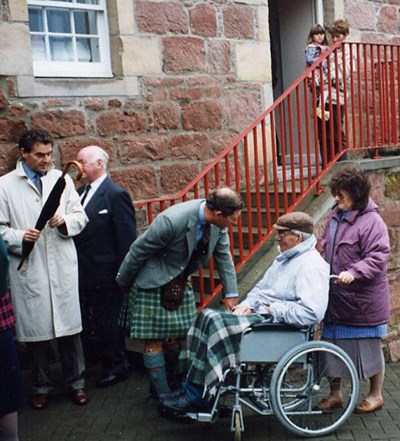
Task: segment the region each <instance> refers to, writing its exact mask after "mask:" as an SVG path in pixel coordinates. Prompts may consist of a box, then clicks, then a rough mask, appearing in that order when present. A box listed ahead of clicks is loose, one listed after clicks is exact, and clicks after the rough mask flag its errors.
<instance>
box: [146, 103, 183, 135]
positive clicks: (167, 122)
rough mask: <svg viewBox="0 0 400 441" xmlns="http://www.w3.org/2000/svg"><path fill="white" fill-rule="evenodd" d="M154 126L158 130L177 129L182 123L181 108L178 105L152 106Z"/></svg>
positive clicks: (158, 104) (159, 104) (161, 104)
mask: <svg viewBox="0 0 400 441" xmlns="http://www.w3.org/2000/svg"><path fill="white" fill-rule="evenodd" d="M152 111H153V124H154V127H155V128H156V129H165V130H170V129H177V128H178V126H179V123H180V116H181V115H180V107H179V105H178V104H177V103H172V102H162V103H157V104H154V105H153V106H152Z"/></svg>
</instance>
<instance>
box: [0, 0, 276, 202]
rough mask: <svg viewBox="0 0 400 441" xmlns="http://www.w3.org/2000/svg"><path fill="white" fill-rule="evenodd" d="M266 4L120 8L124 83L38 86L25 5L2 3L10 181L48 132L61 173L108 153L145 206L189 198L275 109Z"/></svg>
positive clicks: (114, 39)
mask: <svg viewBox="0 0 400 441" xmlns="http://www.w3.org/2000/svg"><path fill="white" fill-rule="evenodd" d="M266 3H267V0H246V1H244V2H243V1H241V2H237V1H235V0H219V1H210V0H201V1H179V0H175V1H174V0H172V1H163V2H155V1H151V0H139V1H133V0H110V1H108V2H107V5H108V9H109V11H108V12H109V14H108V18H109V27H110V35H111V37H110V38H111V47H112V67H113V73H114V77H113V78H111V79H71V80H69V79H59V78H58V79H57V78H56V79H54V78H53V79H50V78H35V77H34V76H33V73H32V72H33V70H32V63H31V62H30V60H31V53H30V40H29V29H28V15H27V5H26V0H5V1H3V2H1V6H0V7H1V20H2V21H1V22H0V55H1V58H2V62H1V64H0V173H1V174H2V173H5V172H7V171H8V170H9V169H10V168H13V166H14V161H15V156H16V154H17V152H16V151H15V148H14V146H15V143H16V142H17V140H18V138H19V136H20V135H21V134H22V133H23V132H24V131H25V130H26V129H27V128H31V127H32V128H44V129H47V130H48V131H49V132H51V133H52V134H53V135H54V137H55V139H56V145H55V154H56V162H57V164H58V165H59V164H60V163H62V162H65V161H66V160H69V159H71V158H73V157H75V155H76V152H77V150H78V149H80V148H81V147H83V146H86V145H89V144H98V145H100V146H101V147H103V148H104V149H105V150H107V151H108V152H109V154H110V156H111V175H112V177H113V178H114V179H115V180H116V181H117V182H119V183H120V184H121V185H123V186H124V187H125V188H127V190H128V191H129V192H130V194H131V196H132V198H133V199H134V200H140V199H146V198H152V197H160V196H163V195H171V194H174V193H176V192H178V191H179V190H180V189H182V187H183V186H185V185H186V184H187V183H188V182H189V181H190V180H191V179H192V178H194V177H195V176H196V175H197V173H198V172H199V171H200V170H201V169H202V168H203V167H204V166H205V165H206V164H207V163H208V162H209V161H210V160H211V159H212V158H213V157H215V155H216V154H217V153H218V152H219V151H220V150H221V149H222V148H224V147H226V146H227V144H228V142H229V141H230V140H231V139H232V138H233V137H234V136H235V135H237V133H238V132H239V131H240V130H241V129H242V128H244V127H245V126H246V125H248V124H250V123H251V122H252V121H253V120H254V119H255V118H256V117H257V116H258V115H259V114H260V113H261V112H262V110H264V108H265V107H266V105H267V104H268V102H269V101H270V97H271V95H272V94H271V89H270V82H271V79H270V70H271V69H270V45H269V31H268V8H267V6H266ZM10 34H12V35H13V39H12V40H11V39H10V38H9V35H10ZM254 60H257V63H254Z"/></svg>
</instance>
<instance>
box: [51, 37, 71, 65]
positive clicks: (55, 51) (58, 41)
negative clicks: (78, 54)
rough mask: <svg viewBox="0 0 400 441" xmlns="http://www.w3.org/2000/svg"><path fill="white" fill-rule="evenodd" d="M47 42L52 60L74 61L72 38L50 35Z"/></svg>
mask: <svg viewBox="0 0 400 441" xmlns="http://www.w3.org/2000/svg"><path fill="white" fill-rule="evenodd" d="M49 42H50V57H51V60H52V61H74V53H73V48H72V38H69V37H50V38H49Z"/></svg>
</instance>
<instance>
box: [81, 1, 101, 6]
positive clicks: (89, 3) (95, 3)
mask: <svg viewBox="0 0 400 441" xmlns="http://www.w3.org/2000/svg"><path fill="white" fill-rule="evenodd" d="M76 3H83V4H84V5H98V4H99V0H76Z"/></svg>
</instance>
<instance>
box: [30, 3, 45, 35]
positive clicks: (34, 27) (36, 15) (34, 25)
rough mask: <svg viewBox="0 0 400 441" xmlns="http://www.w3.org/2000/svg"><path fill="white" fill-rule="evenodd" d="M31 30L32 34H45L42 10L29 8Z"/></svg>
mask: <svg viewBox="0 0 400 441" xmlns="http://www.w3.org/2000/svg"><path fill="white" fill-rule="evenodd" d="M29 29H30V31H31V32H43V31H44V26H43V16H42V8H32V7H30V8H29Z"/></svg>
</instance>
